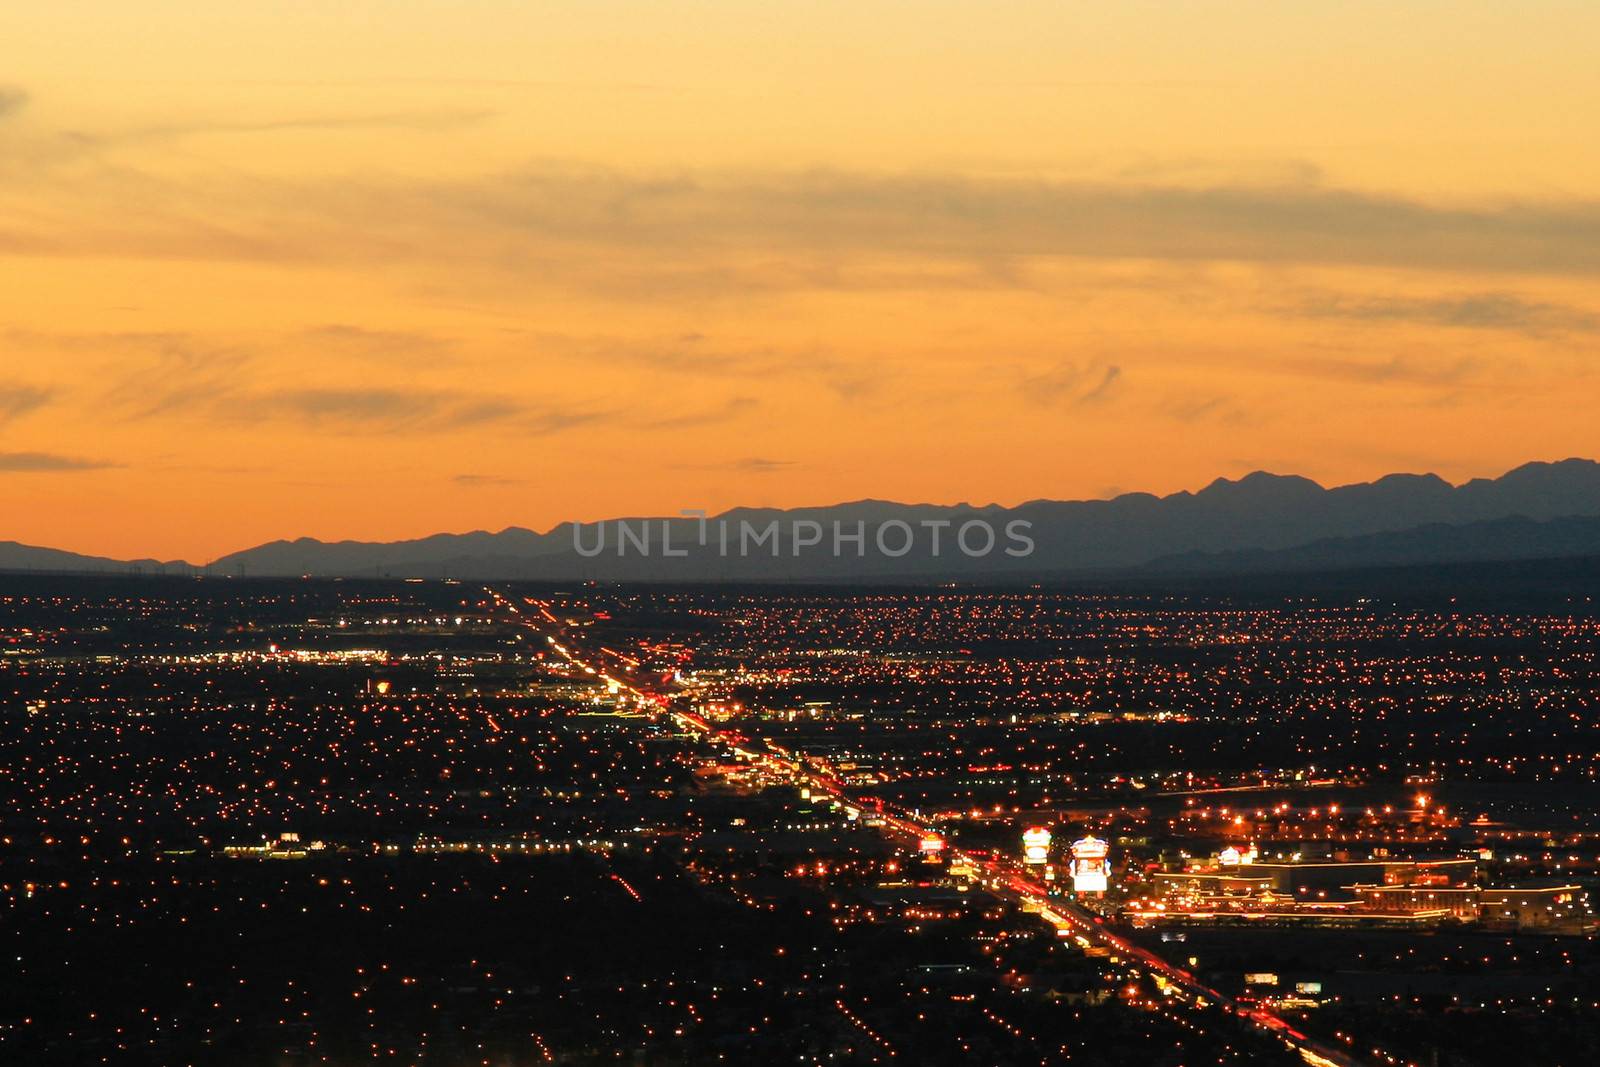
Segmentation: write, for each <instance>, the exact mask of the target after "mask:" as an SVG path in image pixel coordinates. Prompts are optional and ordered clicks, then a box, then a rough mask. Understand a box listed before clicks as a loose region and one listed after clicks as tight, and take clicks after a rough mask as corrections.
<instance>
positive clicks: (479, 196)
mask: <svg viewBox="0 0 1600 1067" xmlns="http://www.w3.org/2000/svg"><path fill="white" fill-rule="evenodd" d="M286 121H287V120H286ZM1291 173H1298V172H1291ZM38 177H39V178H40V181H39V188H40V190H41V195H42V194H43V192H44V191H45V190H48V193H49V196H50V197H51V198H52V199H53V202H54V203H56V204H58V205H63V206H75V209H77V208H81V214H82V216H83V224H82V225H77V226H73V227H70V228H67V229H64V230H63V229H61V228H37V227H35V228H32V229H21V230H15V231H14V232H12V233H10V234H9V235H7V241H8V243H10V244H11V245H12V246H13V247H14V248H17V249H19V250H27V251H31V252H32V253H34V254H57V255H77V254H104V253H107V252H118V253H123V254H137V255H145V256H178V255H182V256H190V257H201V258H217V259H246V260H255V259H264V260H273V261H281V260H286V259H303V260H313V261H319V262H340V261H343V262H360V263H364V264H376V263H398V262H422V261H426V262H430V263H439V262H450V263H458V264H459V263H473V264H476V265H478V266H479V268H480V269H482V270H484V271H493V272H497V273H500V274H505V275H508V276H516V277H521V278H525V279H538V280H542V281H545V282H547V283H550V284H566V285H572V286H587V287H590V288H593V289H597V290H604V291H608V292H613V293H614V292H617V291H619V289H618V287H621V288H622V289H623V290H626V291H627V292H629V293H632V294H634V295H640V296H650V295H655V296H657V297H658V298H667V297H672V298H677V297H680V296H682V295H683V294H684V293H685V291H694V292H710V293H722V294H727V293H734V292H741V291H744V290H745V289H746V287H755V288H758V289H759V288H771V289H780V290H781V289H866V288H874V287H881V286H883V285H894V286H908V287H910V286H917V287H929V286H942V285H956V286H966V287H976V286H1013V287H1014V286H1017V285H1024V284H1027V281H1026V275H1025V274H1019V273H1018V271H1017V270H1016V267H1015V264H1016V263H1017V262H1018V261H1026V260H1028V259H1030V258H1035V257H1044V258H1064V257H1071V258H1083V259H1115V260H1149V261H1168V262H1203V261H1234V262H1255V263H1267V264H1292V263H1307V264H1336V265H1359V266H1376V267H1390V268H1401V269H1411V270H1427V271H1434V272H1443V273H1455V272H1501V273H1524V274H1555V275H1574V276H1587V275H1592V274H1595V273H1597V272H1600V201H1594V200H1570V199H1569V200H1548V201H1522V202H1495V203H1478V204H1444V203H1433V202H1427V201H1424V200H1420V199H1415V198H1408V197H1403V196H1397V195H1386V194H1382V193H1374V192H1365V191H1357V190H1351V189H1342V188H1338V187H1335V186H1330V185H1328V184H1326V183H1325V182H1324V181H1323V180H1322V179H1320V178H1319V177H1318V175H1317V174H1316V173H1315V172H1313V171H1306V172H1305V173H1303V174H1299V175H1298V176H1297V177H1291V178H1284V179H1280V180H1278V181H1275V182H1261V183H1249V182H1235V183H1233V184H1229V183H1227V182H1226V181H1222V180H1220V179H1219V180H1218V181H1216V182H1215V183H1213V184H1208V185H1205V186H1186V185H1180V184H1172V185H1166V186H1163V185H1152V184H1144V183H1137V182H1136V183H1122V184H1116V183H1095V182H1075V181H1043V180H1035V181H1029V180H1018V179H1008V178H988V177H981V178H980V177H971V176H964V175H960V174H952V173H941V172H920V173H907V174H899V175H881V174H866V173H852V172H844V171H810V172H755V171H704V172H665V173H641V172H629V171H620V170H613V169H605V168H597V167H581V166H563V165H558V164H541V165H537V166H530V167H528V168H525V169H522V170H520V171H517V172H514V173H503V174H495V175H488V176H484V177H481V178H476V179H463V180H459V181H451V182H444V181H424V180H417V181H402V180H380V179H373V178H352V177H348V176H344V177H341V178H339V179H337V180H334V179H322V180H315V181H312V180H303V181H298V182H291V181H288V180H276V179H267V178H262V177H259V176H257V177H253V178H250V179H248V180H245V179H241V178H239V177H237V176H234V175H228V174H222V173H218V174H213V175H210V176H193V177H189V178H186V179H184V181H183V182H182V183H179V182H177V181H176V180H175V179H164V178H160V177H157V176H154V175H151V174H143V173H138V172H130V171H129V170H128V169H127V168H126V167H117V168H114V169H113V168H110V167H109V166H108V167H105V168H95V167H81V168H72V169H71V171H70V173H68V172H63V170H62V169H61V168H54V169H52V170H51V171H50V172H49V173H48V174H47V175H39V176H38ZM46 179H48V180H47V181H46ZM8 180H9V181H11V182H16V181H18V180H21V179H20V178H19V177H18V176H17V175H16V174H15V173H13V174H11V176H10V177H9V179H8ZM111 188H114V189H115V190H117V191H118V193H119V196H117V197H108V196H106V195H105V194H106V191H107V190H108V189H111ZM135 193H136V194H137V197H138V200H139V202H140V204H141V206H142V208H143V210H141V212H140V213H138V214H137V215H136V216H135V215H129V214H127V213H120V214H113V215H108V214H106V213H105V212H104V210H103V207H104V205H105V204H106V203H109V202H126V201H127V199H128V197H129V196H130V195H134V194H135ZM197 200H199V201H200V202H203V203H205V205H206V207H207V211H206V213H205V215H204V216H203V217H201V216H198V215H196V214H195V213H194V212H193V211H192V210H191V209H190V207H189V205H192V204H193V203H195V202H196V201H197ZM667 250H670V251H671V255H663V254H662V253H663V252H665V251H667ZM635 253H637V254H635ZM1443 313H1448V309H1443ZM1469 313H1470V312H1469Z"/></svg>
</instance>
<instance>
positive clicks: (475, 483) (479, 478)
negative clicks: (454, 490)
mask: <svg viewBox="0 0 1600 1067" xmlns="http://www.w3.org/2000/svg"><path fill="white" fill-rule="evenodd" d="M450 480H451V481H452V482H454V483H455V484H457V485H461V486H465V487H467V488H469V489H480V488H484V487H486V486H500V485H522V484H524V481H523V479H521V478H503V477H501V476H499V475H495V474H458V475H456V476H455V477H454V478H451V479H450Z"/></svg>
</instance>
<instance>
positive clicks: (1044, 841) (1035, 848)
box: [1022, 826, 1050, 864]
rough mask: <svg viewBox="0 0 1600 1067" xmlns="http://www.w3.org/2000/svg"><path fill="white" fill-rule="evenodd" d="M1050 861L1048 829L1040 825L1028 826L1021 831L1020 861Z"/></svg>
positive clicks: (1036, 862)
mask: <svg viewBox="0 0 1600 1067" xmlns="http://www.w3.org/2000/svg"><path fill="white" fill-rule="evenodd" d="M1049 861H1050V831H1049V830H1046V829H1045V828H1044V827H1042V826H1030V827H1028V828H1027V829H1026V830H1024V831H1023V832H1022V862H1024V863H1035V864H1038V863H1048V862H1049Z"/></svg>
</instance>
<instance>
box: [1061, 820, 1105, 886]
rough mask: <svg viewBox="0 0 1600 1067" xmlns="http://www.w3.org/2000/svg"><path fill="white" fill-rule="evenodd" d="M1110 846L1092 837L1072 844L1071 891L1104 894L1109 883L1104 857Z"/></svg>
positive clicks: (1080, 839)
mask: <svg viewBox="0 0 1600 1067" xmlns="http://www.w3.org/2000/svg"><path fill="white" fill-rule="evenodd" d="M1110 852H1111V846H1109V845H1107V844H1106V843H1105V842H1104V841H1102V840H1100V839H1099V838H1098V837H1095V836H1094V835H1092V834H1091V835H1090V836H1088V837H1082V838H1079V839H1078V840H1076V841H1074V842H1073V843H1072V868H1071V869H1072V889H1073V892H1076V893H1104V892H1105V891H1106V887H1107V885H1108V884H1109V883H1110V865H1109V864H1108V863H1107V862H1106V857H1107V856H1108V855H1109V854H1110Z"/></svg>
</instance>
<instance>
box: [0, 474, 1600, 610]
mask: <svg viewBox="0 0 1600 1067" xmlns="http://www.w3.org/2000/svg"><path fill="white" fill-rule="evenodd" d="M969 523H980V524H986V525H987V528H988V529H989V530H992V531H993V532H994V535H995V541H994V546H993V548H992V549H990V550H989V551H987V552H983V553H978V552H976V551H974V552H973V553H972V554H969V553H968V552H966V551H962V550H961V548H960V545H959V544H958V542H957V534H958V532H960V531H961V528H962V527H963V526H964V525H965V524H969ZM1019 523H1020V524H1026V525H1025V526H1016V525H1013V524H1019ZM812 524H815V525H814V526H813V525H812ZM836 524H837V529H838V530H839V531H841V532H842V534H843V539H842V541H841V547H842V551H841V552H839V553H837V554H836V553H835V551H834V545H833V543H832V542H833V535H834V531H835V529H836ZM769 526H772V527H774V530H773V533H772V535H771V537H770V538H769V539H763V538H759V537H758V536H757V535H759V534H761V533H762V532H764V531H766V530H767V529H768V527H769ZM624 530H625V532H624ZM663 531H665V532H666V534H667V542H666V544H665V545H664V544H663ZM723 531H728V532H727V533H726V534H724V533H723ZM746 531H748V532H746ZM1013 531H1017V532H1019V535H1013ZM969 532H972V533H973V534H974V536H972V537H971V538H969V539H968V541H967V542H965V543H966V544H967V546H968V547H969V548H972V549H977V548H981V547H983V546H984V545H985V544H986V542H987V537H986V536H984V535H983V530H982V528H980V527H977V526H975V527H974V528H973V531H969ZM857 533H859V534H861V535H862V539H861V541H860V542H857V541H856V540H854V539H853V535H855V534H857ZM936 534H937V536H938V537H939V538H940V541H941V543H940V551H939V552H937V553H935V552H934V551H933V543H932V542H933V538H934V536H935V535H936ZM741 536H742V539H741ZM817 536H820V543H818V544H814V545H813V544H807V543H806V542H807V541H809V540H811V539H812V538H813V537H817ZM646 537H648V540H647V541H646V540H645V538H646ZM724 538H726V540H725V541H724ZM1025 542H1030V543H1031V551H1029V552H1027V553H1026V554H1024V553H1023V552H1022V551H1021V549H1022V548H1024V547H1025ZM741 545H742V546H743V551H742V552H741ZM906 545H909V546H910V549H909V551H906V552H905V553H904V554H900V553H899V552H898V550H899V549H900V548H901V547H902V546H906ZM580 547H581V548H582V550H583V551H581V552H580V551H579V549H580ZM668 547H670V550H671V552H673V553H675V554H673V555H667V554H666V551H665V549H667V548H668ZM1006 548H1012V549H1013V550H1014V551H1015V552H1016V554H1007V553H1006V551H1005V549H1006ZM677 553H681V554H677ZM1589 555H1600V463H1596V462H1594V461H1592V460H1586V459H1568V460H1563V461H1560V462H1555V463H1529V464H1525V465H1523V466H1520V467H1517V468H1516V469H1514V470H1512V471H1509V472H1507V473H1506V474H1503V475H1501V476H1500V477H1498V478H1492V479H1491V478H1478V479H1474V480H1472V481H1469V482H1466V483H1463V484H1461V485H1452V484H1450V483H1449V482H1447V481H1445V480H1444V479H1442V478H1439V477H1437V476H1436V475H1431V474H1422V475H1417V474H1393V475H1389V476H1387V477H1384V478H1380V479H1378V480H1377V481H1374V482H1364V483H1359V484H1354V485H1344V486H1338V487H1336V488H1324V487H1322V486H1321V485H1318V484H1317V483H1316V482H1314V481H1311V480H1310V479H1307V478H1301V477H1295V476H1284V475H1275V474H1268V473H1265V472H1257V473H1254V474H1250V475H1247V476H1245V477H1243V478H1240V479H1237V480H1229V479H1223V478H1219V479H1217V480H1216V481H1214V482H1212V483H1211V484H1210V485H1207V486H1206V487H1205V488H1203V489H1200V490H1198V491H1196V492H1188V491H1184V492H1178V493H1173V494H1170V495H1167V496H1155V495H1152V494H1149V493H1128V494H1125V495H1122V496H1118V497H1115V498H1113V499H1110V500H1079V501H1057V500H1034V501H1029V502H1028V503H1024V504H1020V505H1018V506H1016V507H1011V508H1005V507H1000V506H998V505H992V504H991V505H985V506H972V505H969V504H955V505H948V506H947V505H932V504H897V503H892V502H888V501H879V500H863V501H856V502H853V503H846V504H838V505H834V506H830V507H813V508H795V509H788V510H778V509H753V508H736V509H734V510H732V511H729V512H726V513H723V514H721V515H716V516H711V517H710V518H709V519H708V520H705V522H704V523H702V521H701V520H699V519H696V518H674V519H670V520H666V519H659V518H649V519H645V518H638V517H636V518H631V519H620V520H610V521H608V522H604V523H587V524H582V525H579V526H576V527H575V526H574V524H572V523H562V524H560V525H558V526H556V527H554V528H553V529H551V530H549V531H547V532H544V533H538V532H535V531H532V530H527V529H523V528H520V527H511V528H508V529H505V530H501V531H499V532H498V533H490V532H486V531H475V532H472V533H463V534H435V535H433V536H431V537H424V538H420V539H416V540H407V541H395V542H363V541H337V542H325V541H318V540H315V539H313V538H306V537H302V538H299V539H296V540H281V541H272V542H269V543H267V544H263V545H258V546H256V547H254V548H249V549H245V550H243V551H240V552H235V553H231V554H229V555H226V556H223V557H221V558H219V559H217V560H213V561H212V562H211V563H210V564H208V565H206V566H205V567H204V568H198V567H195V566H193V565H191V564H188V563H185V562H181V561H170V562H164V563H163V562H158V561H154V560H132V561H126V560H114V559H107V558H101V557H93V556H82V555H77V554H75V553H70V552H63V551H60V550H57V549H49V548H38V547H34V546H28V545H20V544H17V543H16V542H0V569H4V570H32V571H41V570H42V571H54V572H69V571H97V572H133V571H137V572H144V573H150V572H157V571H162V572H167V573H185V572H189V571H196V572H198V571H200V570H202V569H203V570H204V571H206V572H209V573H212V574H222V575H230V576H234V575H245V576H298V575H319V576H343V577H377V576H392V577H443V576H449V577H457V578H472V579H514V578H527V579H553V580H569V579H587V578H593V579H601V580H669V581H677V580H683V581H695V580H708V579H710V580H804V581H831V580H842V581H851V580H873V581H888V580H900V579H906V580H936V579H947V578H948V579H980V578H997V579H1018V580H1020V579H1030V578H1048V577H1057V576H1070V575H1083V574H1106V573H1152V574H1183V573H1200V574H1226V573H1265V572H1271V571H1293V570H1308V569H1330V570H1337V569H1346V568H1357V567H1364V566H1389V565H1409V564H1425V563H1439V562H1461V561H1492V560H1514V559H1542V558H1561V557H1577V556H1589Z"/></svg>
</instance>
